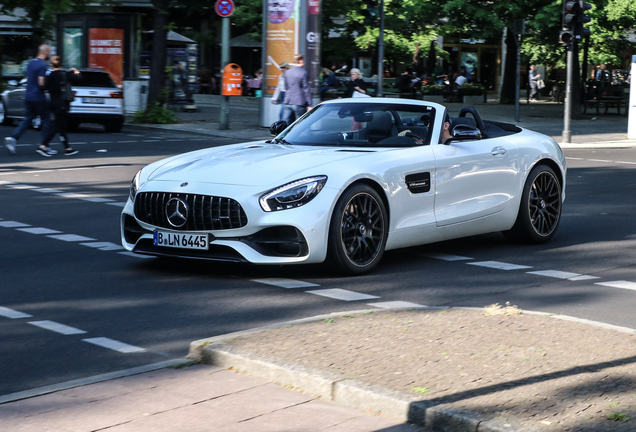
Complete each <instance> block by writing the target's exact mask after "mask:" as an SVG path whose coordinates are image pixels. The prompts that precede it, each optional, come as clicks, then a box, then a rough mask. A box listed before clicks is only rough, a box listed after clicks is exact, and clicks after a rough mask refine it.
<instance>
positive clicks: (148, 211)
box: [135, 192, 247, 231]
mask: <svg viewBox="0 0 636 432" xmlns="http://www.w3.org/2000/svg"><path fill="white" fill-rule="evenodd" d="M173 198H179V199H180V200H181V201H183V202H184V203H185V204H186V206H187V218H186V220H185V223H184V224H183V225H182V226H175V225H173V224H172V223H170V221H169V220H168V215H167V214H166V205H167V204H168V201H170V200H171V199H173ZM135 217H136V218H137V219H139V220H140V221H142V222H145V223H148V224H150V225H154V226H156V227H161V228H168V229H173V230H180V231H211V230H226V229H233V228H241V227H244V226H245V225H247V215H246V214H245V211H244V210H243V207H241V205H240V204H239V203H238V201H236V200H233V199H232V198H223V197H215V196H209V195H193V194H183V193H166V192H140V193H138V194H137V196H136V197H135ZM176 225H179V224H176Z"/></svg>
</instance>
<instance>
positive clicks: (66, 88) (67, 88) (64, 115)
mask: <svg viewBox="0 0 636 432" xmlns="http://www.w3.org/2000/svg"><path fill="white" fill-rule="evenodd" d="M51 66H53V71H50V72H48V74H47V77H46V88H47V90H48V91H49V94H50V95H51V100H50V102H49V108H50V109H51V112H52V113H53V114H54V115H55V123H54V124H53V125H51V127H50V129H49V132H48V133H47V135H46V137H45V138H44V141H43V142H42V144H41V145H40V147H38V149H37V152H38V153H40V154H41V155H42V156H45V157H50V156H51V154H50V153H49V152H48V151H47V149H48V148H49V147H48V145H49V143H50V142H51V140H52V139H53V137H54V136H55V135H56V134H60V142H61V143H62V144H63V145H64V147H65V148H66V150H65V152H64V154H65V155H67V156H70V155H74V154H77V153H78V151H77V150H75V149H74V148H72V147H71V145H70V144H69V142H68V136H67V134H66V126H67V124H68V112H69V110H70V106H71V102H73V100H74V99H75V96H74V94H73V90H72V89H71V83H73V82H78V81H79V80H80V79H81V76H82V75H81V74H80V72H79V71H78V70H77V69H75V68H70V69H69V70H62V59H61V58H60V57H59V56H54V57H53V58H52V59H51Z"/></svg>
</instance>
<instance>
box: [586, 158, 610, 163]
mask: <svg viewBox="0 0 636 432" xmlns="http://www.w3.org/2000/svg"><path fill="white" fill-rule="evenodd" d="M588 161H590V162H607V163H612V162H613V161H610V160H605V159H588Z"/></svg>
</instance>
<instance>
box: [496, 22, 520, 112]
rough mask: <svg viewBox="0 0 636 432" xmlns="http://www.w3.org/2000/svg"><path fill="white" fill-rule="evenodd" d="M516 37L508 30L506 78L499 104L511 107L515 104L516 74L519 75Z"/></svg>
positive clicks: (502, 85)
mask: <svg viewBox="0 0 636 432" xmlns="http://www.w3.org/2000/svg"><path fill="white" fill-rule="evenodd" d="M515 38H516V35H515V34H514V33H513V32H512V30H510V29H506V64H505V65H504V77H503V83H502V84H501V97H500V98H499V103H500V104H503V105H511V104H514V103H515V94H516V78H515V77H516V73H517V41H516V40H515Z"/></svg>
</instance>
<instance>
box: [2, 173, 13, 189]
mask: <svg viewBox="0 0 636 432" xmlns="http://www.w3.org/2000/svg"><path fill="white" fill-rule="evenodd" d="M2 174H13V171H11V172H8V173H2ZM11 184H13V182H10V181H4V180H0V186H7V185H11Z"/></svg>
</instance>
